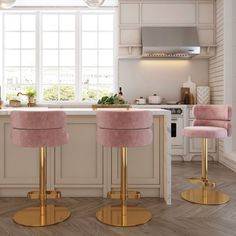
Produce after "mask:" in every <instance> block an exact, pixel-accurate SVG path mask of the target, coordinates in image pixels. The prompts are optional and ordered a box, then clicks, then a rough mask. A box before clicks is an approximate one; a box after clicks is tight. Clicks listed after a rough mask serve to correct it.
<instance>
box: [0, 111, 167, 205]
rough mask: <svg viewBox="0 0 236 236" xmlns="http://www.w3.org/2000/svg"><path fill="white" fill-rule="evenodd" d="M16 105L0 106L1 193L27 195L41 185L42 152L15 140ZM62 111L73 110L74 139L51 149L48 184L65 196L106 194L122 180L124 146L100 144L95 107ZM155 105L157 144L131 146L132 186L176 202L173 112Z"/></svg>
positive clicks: (69, 126)
mask: <svg viewBox="0 0 236 236" xmlns="http://www.w3.org/2000/svg"><path fill="white" fill-rule="evenodd" d="M44 109H45V110H47V108H44ZM44 109H40V110H41V111H43V110H44ZM12 110H14V109H2V110H0V129H1V140H0V145H1V152H0V166H1V167H0V168H1V172H0V196H25V195H26V193H27V192H28V191H29V190H34V189H36V188H37V183H38V164H39V160H38V152H39V151H38V149H37V148H36V149H32V148H20V147H16V146H15V145H13V144H12V143H11V140H10V123H9V122H10V121H9V114H10V113H11V111H12ZM23 110H27V108H24V109H23ZM29 110H32V109H31V108H29ZM34 110H37V108H34ZM50 110H54V109H50ZM55 110H58V109H55ZM61 110H64V111H65V112H66V113H67V115H68V119H67V129H68V132H69V136H70V139H69V143H68V144H65V145H63V146H61V147H56V148H53V147H52V148H48V158H47V162H48V168H47V170H48V179H47V182H48V189H50V190H53V189H57V190H60V191H61V192H62V195H63V196H73V197H76V196H80V197H86V196H89V197H90V196H94V197H95V196H103V197H106V193H107V191H110V190H111V189H116V188H117V187H118V185H119V175H120V174H119V163H120V161H119V151H118V149H117V148H108V147H102V146H101V145H98V144H97V142H96V116H95V114H96V112H95V111H93V110H92V109H81V108H80V109H79V108H74V109H72V108H71V109H69V108H62V109H61ZM150 110H151V111H152V112H153V115H154V125H153V131H154V139H153V144H151V145H149V146H145V147H138V148H130V149H128V162H129V163H128V174H129V180H128V182H129V187H130V188H131V189H132V190H138V191H141V194H142V195H143V196H148V197H161V198H164V199H165V201H166V202H167V204H170V203H171V153H170V112H169V111H165V110H161V109H150Z"/></svg>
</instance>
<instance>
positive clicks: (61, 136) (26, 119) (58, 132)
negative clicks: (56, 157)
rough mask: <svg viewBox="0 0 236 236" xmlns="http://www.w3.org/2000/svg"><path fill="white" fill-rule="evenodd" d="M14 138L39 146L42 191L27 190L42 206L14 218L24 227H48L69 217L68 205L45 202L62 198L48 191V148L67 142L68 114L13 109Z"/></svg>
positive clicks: (57, 193) (16, 142) (33, 146)
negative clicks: (61, 205)
mask: <svg viewBox="0 0 236 236" xmlns="http://www.w3.org/2000/svg"><path fill="white" fill-rule="evenodd" d="M11 139H12V142H13V143H14V144H15V145H17V146H20V147H31V148H35V147H37V148H39V149H40V162H39V163H40V165H39V168H40V169H39V174H40V176H39V179H40V188H39V192H30V193H28V197H29V198H32V199H39V200H40V206H39V207H30V208H26V209H23V210H21V211H19V212H17V213H16V214H15V215H14V217H13V219H14V221H15V222H16V223H18V224H21V225H24V226H46V225H52V224H56V223H59V222H61V221H64V220H66V219H67V218H68V217H69V216H70V212H69V210H68V209H67V208H65V207H60V206H54V205H47V204H46V200H47V198H58V197H60V192H57V191H46V169H47V167H46V154H47V152H46V148H47V147H54V146H60V145H63V144H66V143H67V142H68V133H67V131H66V114H65V113H64V112H62V111H13V112H12V113H11Z"/></svg>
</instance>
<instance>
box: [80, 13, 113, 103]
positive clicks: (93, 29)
mask: <svg viewBox="0 0 236 236" xmlns="http://www.w3.org/2000/svg"><path fill="white" fill-rule="evenodd" d="M81 21H82V26H81V27H82V40H81V50H82V53H81V55H82V59H81V62H82V64H81V72H82V91H83V92H82V100H85V101H86V100H93V99H94V97H96V98H97V97H101V96H102V95H105V94H108V93H109V92H110V91H112V90H113V79H112V78H113V73H114V72H113V64H114V61H113V58H114V52H113V47H114V45H113V41H114V40H113V37H114V35H113V16H112V15H111V14H106V15H105V14H102V15H94V14H82V19H81Z"/></svg>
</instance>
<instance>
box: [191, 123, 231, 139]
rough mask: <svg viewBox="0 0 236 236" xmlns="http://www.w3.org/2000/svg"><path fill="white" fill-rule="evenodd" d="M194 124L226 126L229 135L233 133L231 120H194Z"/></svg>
mask: <svg viewBox="0 0 236 236" xmlns="http://www.w3.org/2000/svg"><path fill="white" fill-rule="evenodd" d="M193 126H213V127H221V128H225V129H226V131H227V136H231V134H232V125H231V122H229V121H224V120H194V121H193Z"/></svg>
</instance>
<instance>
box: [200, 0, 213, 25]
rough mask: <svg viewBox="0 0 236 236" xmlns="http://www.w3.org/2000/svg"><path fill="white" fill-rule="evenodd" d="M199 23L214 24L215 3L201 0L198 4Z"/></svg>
mask: <svg viewBox="0 0 236 236" xmlns="http://www.w3.org/2000/svg"><path fill="white" fill-rule="evenodd" d="M198 23H199V24H210V25H213V24H214V5H213V2H206V3H205V2H201V3H199V5H198Z"/></svg>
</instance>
